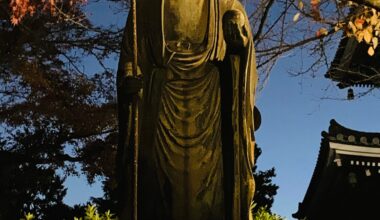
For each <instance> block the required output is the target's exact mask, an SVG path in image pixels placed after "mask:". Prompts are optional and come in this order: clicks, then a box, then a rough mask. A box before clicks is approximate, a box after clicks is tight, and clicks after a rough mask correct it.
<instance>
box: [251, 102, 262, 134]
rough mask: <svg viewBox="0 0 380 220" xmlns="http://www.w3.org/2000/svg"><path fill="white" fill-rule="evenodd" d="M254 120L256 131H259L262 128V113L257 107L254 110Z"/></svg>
mask: <svg viewBox="0 0 380 220" xmlns="http://www.w3.org/2000/svg"><path fill="white" fill-rule="evenodd" d="M253 120H254V122H253V123H254V125H255V131H257V130H258V129H259V128H260V125H261V113H260V111H259V109H258V108H257V107H256V106H255V108H254V110H253Z"/></svg>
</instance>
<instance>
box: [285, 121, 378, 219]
mask: <svg viewBox="0 0 380 220" xmlns="http://www.w3.org/2000/svg"><path fill="white" fill-rule="evenodd" d="M378 173H380V133H371V132H361V131H355V130H352V129H348V128H346V127H344V126H342V125H340V124H338V123H337V122H336V121H335V120H331V122H330V127H329V130H328V132H325V131H324V132H322V141H321V147H320V150H319V155H318V158H317V163H316V166H315V169H314V173H313V175H312V178H311V181H310V184H309V187H308V189H307V192H306V195H305V197H304V200H303V201H302V202H301V203H300V204H299V208H298V211H297V212H296V213H294V214H293V217H294V218H297V219H304V218H305V217H307V219H326V217H325V216H324V217H322V216H321V215H322V214H321V213H326V211H327V210H329V209H331V210H330V211H331V212H334V213H338V214H341V213H339V211H337V210H338V209H336V210H334V209H332V207H334V206H335V205H336V204H340V206H342V207H344V206H352V204H351V203H352V201H350V198H351V197H355V198H360V199H363V198H361V197H363V196H368V194H371V195H372V194H373V195H377V196H380V190H376V193H372V192H370V190H371V189H372V188H373V187H372V188H371V187H370V186H374V185H376V186H378V185H379V184H380V175H378ZM350 178H356V179H360V180H359V184H356V188H354V187H352V183H349V182H348V181H347V180H348V179H350ZM377 188H378V187H376V189H377ZM364 198H365V197H364ZM367 200H368V199H367ZM356 205H357V206H358V207H359V206H361V205H362V206H363V207H364V206H365V205H366V206H368V204H367V203H363V202H362V203H361V204H356ZM334 208H335V207H334ZM347 208H349V207H345V209H347ZM338 214H337V215H338ZM316 216H317V217H316ZM352 216H354V214H352ZM328 219H334V218H328ZM340 219H344V218H340ZM363 219H365V218H363Z"/></svg>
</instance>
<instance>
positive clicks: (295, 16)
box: [293, 12, 301, 22]
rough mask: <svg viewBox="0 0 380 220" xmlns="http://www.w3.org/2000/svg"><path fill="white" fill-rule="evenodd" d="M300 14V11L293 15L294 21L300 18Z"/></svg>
mask: <svg viewBox="0 0 380 220" xmlns="http://www.w3.org/2000/svg"><path fill="white" fill-rule="evenodd" d="M300 15H301V14H300V13H299V12H298V13H297V14H295V15H294V17H293V21H294V22H296V21H298V19H299V18H300Z"/></svg>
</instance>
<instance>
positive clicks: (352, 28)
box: [348, 21, 357, 33]
mask: <svg viewBox="0 0 380 220" xmlns="http://www.w3.org/2000/svg"><path fill="white" fill-rule="evenodd" d="M348 25H349V26H350V28H351V30H352V32H353V33H355V32H356V31H357V29H356V27H355V25H354V23H352V21H350V22H348Z"/></svg>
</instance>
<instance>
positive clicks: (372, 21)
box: [370, 15, 378, 26]
mask: <svg viewBox="0 0 380 220" xmlns="http://www.w3.org/2000/svg"><path fill="white" fill-rule="evenodd" d="M370 22H371V25H373V26H375V25H376V24H377V23H378V20H377V15H372V17H371V21H370Z"/></svg>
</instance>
